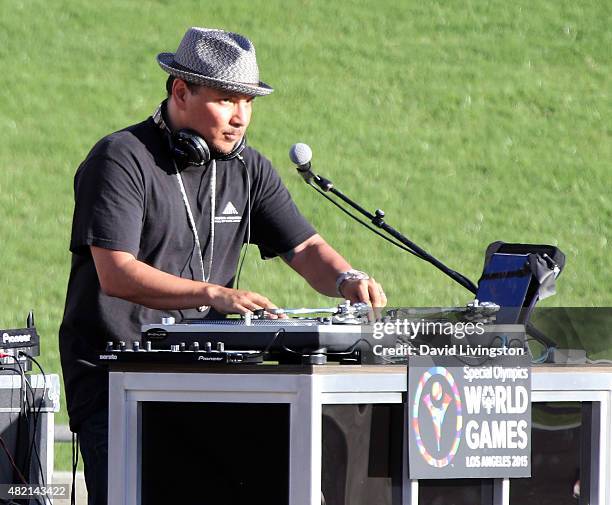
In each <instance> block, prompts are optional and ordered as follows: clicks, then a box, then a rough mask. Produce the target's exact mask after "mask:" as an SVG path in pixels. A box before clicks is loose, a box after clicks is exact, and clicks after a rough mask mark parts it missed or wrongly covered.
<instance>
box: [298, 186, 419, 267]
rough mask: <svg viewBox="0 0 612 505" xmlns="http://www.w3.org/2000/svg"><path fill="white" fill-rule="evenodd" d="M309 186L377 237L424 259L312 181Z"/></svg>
mask: <svg viewBox="0 0 612 505" xmlns="http://www.w3.org/2000/svg"><path fill="white" fill-rule="evenodd" d="M308 185H309V186H311V187H312V188H313V189H314V190H315V191H317V192H318V193H319V194H321V196H323V198H326V199H327V200H329V201H330V202H331V203H333V204H334V205H335V206H336V207H338V208H339V209H340V210H341V211H342V212H344V213H345V214H346V215H348V216H349V217H351V218H352V219H354V220H355V221H357V222H358V223H360V224H362V225H363V226H365V227H366V228H367V229H368V230H370V231H372V232H374V233H376V235H378V236H379V237H381V238H382V239H384V240H386V241H387V242H390V243H392V244H393V245H394V246H396V247H399V248H400V249H402V250H404V251H406V252H409V253H410V254H412V255H413V256H416V257H417V258H421V259H424V258H423V257H422V256H421V255H419V254H418V253H416V252H415V251H413V250H412V249H410V248H409V247H407V246H405V245H404V244H400V243H399V242H396V241H395V240H393V239H390V238H389V237H387V236H386V235H383V234H382V233H381V232H379V231H378V230H377V229H376V228H374V227H373V226H371V225H370V224H368V223H366V222H365V221H364V220H363V219H361V218H359V217H357V216H355V215H354V214H352V213H351V212H350V211H349V210H347V209H346V208H345V207H343V206H342V205H340V204H339V203H338V202H336V200H334V199H333V198H331V197H329V196H328V195H327V194H325V192H324V191H322V190H320V189H319V188H317V187H316V186H315V185H314V184H312V182H309V183H308Z"/></svg>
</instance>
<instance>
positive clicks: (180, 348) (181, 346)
mask: <svg viewBox="0 0 612 505" xmlns="http://www.w3.org/2000/svg"><path fill="white" fill-rule="evenodd" d="M186 348H187V347H186V346H185V342H181V343H180V344H179V351H181V352H183V351H184V350H186Z"/></svg>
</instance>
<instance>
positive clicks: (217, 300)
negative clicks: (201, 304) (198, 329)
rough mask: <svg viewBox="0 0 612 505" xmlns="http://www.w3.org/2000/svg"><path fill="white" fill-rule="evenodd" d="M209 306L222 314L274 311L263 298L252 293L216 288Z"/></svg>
mask: <svg viewBox="0 0 612 505" xmlns="http://www.w3.org/2000/svg"><path fill="white" fill-rule="evenodd" d="M212 291H213V292H212V294H211V300H210V303H209V305H211V306H212V307H214V308H215V310H217V311H218V312H221V313H223V314H247V313H252V312H254V311H256V310H261V309H264V310H265V309H276V308H277V307H276V305H274V304H273V303H272V302H271V301H270V300H268V299H267V298H266V297H265V296H263V295H260V294H259V293H255V292H252V291H244V290H238V289H231V288H225V287H222V286H216V287H215V288H214V289H213V290H212Z"/></svg>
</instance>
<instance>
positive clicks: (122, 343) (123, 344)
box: [119, 340, 125, 351]
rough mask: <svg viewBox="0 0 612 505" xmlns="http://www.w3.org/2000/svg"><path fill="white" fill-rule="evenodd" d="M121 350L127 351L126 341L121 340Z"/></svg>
mask: <svg viewBox="0 0 612 505" xmlns="http://www.w3.org/2000/svg"><path fill="white" fill-rule="evenodd" d="M119 350H120V351H125V342H124V341H123V340H121V341H120V342H119Z"/></svg>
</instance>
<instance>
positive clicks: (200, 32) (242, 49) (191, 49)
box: [157, 28, 274, 96]
mask: <svg viewBox="0 0 612 505" xmlns="http://www.w3.org/2000/svg"><path fill="white" fill-rule="evenodd" d="M157 62H158V63H159V66H160V67H161V68H162V69H163V70H165V71H166V72H168V73H169V74H170V75H173V76H175V77H178V78H179V79H183V80H184V81H188V82H192V83H194V84H201V85H203V86H209V87H212V88H219V89H225V90H228V91H234V92H236V93H244V94H245V95H250V96H263V95H269V94H270V93H272V91H274V90H273V89H272V88H271V87H270V86H268V85H267V84H265V83H263V82H261V81H260V80H259V68H258V67H257V59H256V58H255V47H254V46H253V44H252V43H251V41H250V40H249V39H247V38H246V37H243V36H242V35H238V34H237V33H231V32H226V31H223V30H213V29H208V28H189V30H187V32H186V33H185V36H184V37H183V40H181V43H180V45H179V47H178V49H177V50H176V53H160V54H158V55H157Z"/></svg>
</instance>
